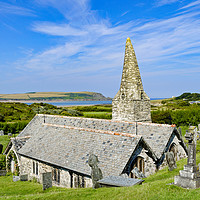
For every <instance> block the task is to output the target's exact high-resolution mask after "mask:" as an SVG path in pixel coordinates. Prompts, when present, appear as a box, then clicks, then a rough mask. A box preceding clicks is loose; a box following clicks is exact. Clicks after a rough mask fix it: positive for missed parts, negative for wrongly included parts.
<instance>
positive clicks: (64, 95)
mask: <svg viewBox="0 0 200 200" xmlns="http://www.w3.org/2000/svg"><path fill="white" fill-rule="evenodd" d="M101 98H102V99H104V98H105V97H104V96H103V95H102V94H100V93H95V92H29V93H22V94H0V100H54V99H101Z"/></svg>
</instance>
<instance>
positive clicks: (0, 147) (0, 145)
mask: <svg viewBox="0 0 200 200" xmlns="http://www.w3.org/2000/svg"><path fill="white" fill-rule="evenodd" d="M2 151H3V144H0V154H2Z"/></svg>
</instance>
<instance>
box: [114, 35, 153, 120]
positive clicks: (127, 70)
mask: <svg viewBox="0 0 200 200" xmlns="http://www.w3.org/2000/svg"><path fill="white" fill-rule="evenodd" d="M112 119H113V120H119V121H130V122H131V121H135V122H151V106H150V99H149V97H148V96H147V94H146V93H145V91H144V89H143V86H142V80H141V76H140V71H139V67H138V63H137V59H136V56H135V51H134V49H133V46H132V44H131V40H130V38H127V40H126V49H125V57H124V66H123V72H122V80H121V86H120V89H119V91H118V93H117V94H116V95H115V97H114V98H113V100H112Z"/></svg>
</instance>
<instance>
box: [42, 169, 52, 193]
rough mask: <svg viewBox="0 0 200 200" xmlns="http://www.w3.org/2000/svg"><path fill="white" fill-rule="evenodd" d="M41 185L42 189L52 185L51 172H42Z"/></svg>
mask: <svg viewBox="0 0 200 200" xmlns="http://www.w3.org/2000/svg"><path fill="white" fill-rule="evenodd" d="M42 186H43V190H46V189H48V188H51V187H52V172H45V173H42Z"/></svg>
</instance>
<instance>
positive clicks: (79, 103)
mask: <svg viewBox="0 0 200 200" xmlns="http://www.w3.org/2000/svg"><path fill="white" fill-rule="evenodd" d="M159 99H164V98H151V100H159ZM43 103H48V104H52V105H54V106H84V105H102V104H112V101H111V100H110V101H58V102H57V101H55V102H53V101H52V102H43ZM26 104H28V105H31V104H32V103H31V102H27V103H26Z"/></svg>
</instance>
